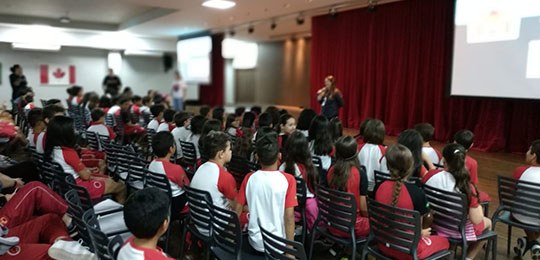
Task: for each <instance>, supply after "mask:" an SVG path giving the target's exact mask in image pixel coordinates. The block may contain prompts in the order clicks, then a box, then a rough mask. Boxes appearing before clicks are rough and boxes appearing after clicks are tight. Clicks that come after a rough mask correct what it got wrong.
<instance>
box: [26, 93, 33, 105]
mask: <svg viewBox="0 0 540 260" xmlns="http://www.w3.org/2000/svg"><path fill="white" fill-rule="evenodd" d="M24 101H25V102H26V103H27V104H28V103H32V102H34V97H33V96H31V95H28V96H25V97H24Z"/></svg>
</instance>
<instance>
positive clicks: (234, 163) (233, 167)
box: [227, 154, 251, 187]
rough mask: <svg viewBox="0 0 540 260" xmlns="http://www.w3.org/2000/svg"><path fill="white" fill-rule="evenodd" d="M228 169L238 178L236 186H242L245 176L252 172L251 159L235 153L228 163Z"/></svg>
mask: <svg viewBox="0 0 540 260" xmlns="http://www.w3.org/2000/svg"><path fill="white" fill-rule="evenodd" d="M227 170H228V171H229V172H230V173H231V174H232V176H233V177H234V179H235V180H236V187H240V185H241V184H242V181H244V177H246V175H247V174H248V173H250V172H251V168H250V165H249V161H248V160H247V159H246V158H244V157H242V156H238V155H234V154H233V156H232V158H231V161H230V162H229V163H228V164H227Z"/></svg>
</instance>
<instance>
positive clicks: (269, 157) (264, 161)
mask: <svg viewBox="0 0 540 260" xmlns="http://www.w3.org/2000/svg"><path fill="white" fill-rule="evenodd" d="M277 139H278V135H277V133H276V132H269V133H265V134H263V135H262V136H261V137H260V138H259V134H257V142H256V143H255V152H256V153H257V157H258V159H259V163H261V165H262V166H270V165H273V164H274V163H276V161H277V160H278V156H279V146H278V140H277Z"/></svg>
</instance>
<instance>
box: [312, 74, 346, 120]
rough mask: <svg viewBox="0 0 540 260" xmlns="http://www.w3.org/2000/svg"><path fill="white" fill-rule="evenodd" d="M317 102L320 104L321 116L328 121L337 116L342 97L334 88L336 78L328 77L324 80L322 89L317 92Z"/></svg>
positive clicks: (341, 104)
mask: <svg viewBox="0 0 540 260" xmlns="http://www.w3.org/2000/svg"><path fill="white" fill-rule="evenodd" d="M317 101H319V103H320V104H321V108H322V110H321V114H322V115H323V116H325V117H326V118H328V119H332V118H334V117H337V116H338V115H339V109H340V108H341V107H342V106H343V95H342V94H341V91H340V90H339V89H337V88H336V78H334V76H332V75H329V76H327V77H326V78H325V79H324V87H323V88H321V89H319V90H318V91H317Z"/></svg>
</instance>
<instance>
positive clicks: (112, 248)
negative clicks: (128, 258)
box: [109, 235, 124, 260]
mask: <svg viewBox="0 0 540 260" xmlns="http://www.w3.org/2000/svg"><path fill="white" fill-rule="evenodd" d="M123 244H124V240H122V237H121V236H120V235H116V236H115V237H114V238H113V239H111V241H109V253H111V254H112V256H113V259H115V260H116V259H117V258H118V253H119V252H120V248H121V247H122V245H123Z"/></svg>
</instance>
